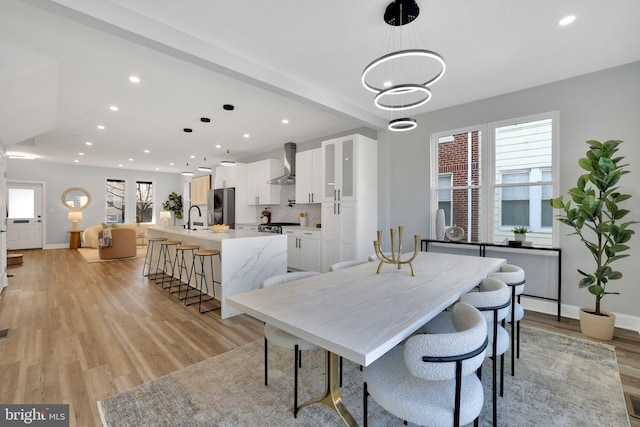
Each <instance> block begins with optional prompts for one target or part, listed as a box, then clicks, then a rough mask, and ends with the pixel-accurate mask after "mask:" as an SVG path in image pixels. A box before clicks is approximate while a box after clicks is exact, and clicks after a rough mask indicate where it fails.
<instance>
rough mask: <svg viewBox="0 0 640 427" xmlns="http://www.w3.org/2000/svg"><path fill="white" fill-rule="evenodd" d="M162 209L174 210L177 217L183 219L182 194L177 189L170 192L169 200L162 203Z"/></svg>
mask: <svg viewBox="0 0 640 427" xmlns="http://www.w3.org/2000/svg"><path fill="white" fill-rule="evenodd" d="M162 209H164V210H165V211H172V212H173V214H174V216H175V218H177V219H182V195H180V194H178V193H176V192H175V191H174V192H172V193H171V194H169V200H167V201H166V202H164V203H163V204H162Z"/></svg>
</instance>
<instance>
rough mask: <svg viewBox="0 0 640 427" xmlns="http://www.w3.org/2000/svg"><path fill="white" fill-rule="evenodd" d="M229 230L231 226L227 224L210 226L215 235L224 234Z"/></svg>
mask: <svg viewBox="0 0 640 427" xmlns="http://www.w3.org/2000/svg"><path fill="white" fill-rule="evenodd" d="M228 229H229V226H228V225H226V224H215V225H210V226H209V230H211V231H213V232H214V233H224V232H225V231H227V230H228Z"/></svg>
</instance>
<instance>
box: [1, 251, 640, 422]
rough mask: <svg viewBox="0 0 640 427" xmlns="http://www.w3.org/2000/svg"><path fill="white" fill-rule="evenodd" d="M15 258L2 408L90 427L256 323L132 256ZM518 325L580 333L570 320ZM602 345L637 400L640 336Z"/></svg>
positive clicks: (5, 299)
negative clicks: (150, 272) (64, 409)
mask: <svg viewBox="0 0 640 427" xmlns="http://www.w3.org/2000/svg"><path fill="white" fill-rule="evenodd" d="M21 253H23V254H24V264H22V265H19V266H10V267H9V273H10V274H15V277H11V278H10V279H9V283H10V286H9V287H8V288H6V289H5V290H4V291H3V293H2V299H0V330H1V329H9V333H8V336H7V337H6V338H1V339H0V402H2V403H69V404H70V412H71V423H70V425H71V426H100V425H101V424H100V418H99V415H98V411H97V406H96V402H97V401H98V400H101V399H104V398H106V397H109V396H111V395H113V394H116V393H118V392H121V391H124V390H127V389H129V388H131V387H134V386H136V385H138V384H142V383H144V382H147V381H150V380H152V379H154V378H158V377H160V376H162V375H165V374H167V373H169V372H173V371H175V370H178V369H181V368H184V367H186V366H189V365H192V364H194V363H196V362H199V361H201V360H204V359H206V358H209V357H212V356H215V355H217V354H220V353H223V352H225V351H227V350H229V349H232V348H234V347H238V346H241V345H244V344H246V343H249V342H252V341H255V340H257V339H261V338H262V323H261V322H258V321H256V320H255V319H252V318H250V317H248V316H245V315H242V316H237V317H233V318H231V319H225V320H222V319H220V316H219V314H218V312H216V311H214V312H210V313H206V314H199V313H198V311H197V308H196V307H195V306H191V307H185V306H184V305H183V304H181V303H179V302H178V301H177V299H176V296H175V295H170V294H169V293H168V292H167V291H166V290H162V289H161V288H160V286H159V285H155V284H153V282H152V281H150V280H148V279H146V278H143V277H142V265H143V259H141V258H138V259H132V260H126V261H111V262H99V263H93V264H88V263H86V262H85V261H84V259H83V258H82V256H81V255H80V254H79V253H78V252H77V251H75V250H70V249H56V250H46V251H43V250H28V251H21ZM525 319H526V321H525V323H526V324H529V325H532V326H536V327H540V328H543V329H547V330H553V331H556V332H560V333H563V334H568V335H575V336H581V335H580V334H579V332H578V331H579V326H578V323H577V321H574V320H570V319H563V320H562V321H561V322H556V321H555V317H553V316H547V315H541V314H535V313H529V312H528V313H527V315H526V317H525ZM611 344H613V345H615V346H616V352H617V356H618V363H619V366H620V374H621V378H622V382H623V386H624V388H625V391H630V392H632V393H633V394H636V395H640V337H639V336H638V334H637V333H635V332H630V331H622V330H618V331H616V336H615V338H614V340H613V341H612V342H611ZM257 363H260V361H258V362H257ZM604 398H606V397H604ZM631 425H632V427H640V420H632V424H631Z"/></svg>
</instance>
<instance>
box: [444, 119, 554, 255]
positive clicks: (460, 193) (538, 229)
mask: <svg viewBox="0 0 640 427" xmlns="http://www.w3.org/2000/svg"><path fill="white" fill-rule="evenodd" d="M557 120H558V113H557V112H551V113H545V114H541V115H537V116H530V117H525V118H519V119H512V120H508V121H504V122H500V123H489V124H486V125H481V126H475V127H473V128H465V129H460V130H456V131H449V132H442V133H438V134H434V135H432V139H431V140H432V142H431V152H432V157H431V158H432V159H434V160H435V159H437V162H438V163H437V165H433V166H432V182H433V183H434V184H435V185H434V184H432V188H433V189H434V190H435V191H433V192H432V194H433V196H432V197H433V200H432V206H434V205H435V206H438V208H439V209H445V218H446V212H447V209H448V210H449V212H450V221H449V218H447V225H458V226H460V227H462V228H463V229H464V230H465V239H466V240H467V241H482V242H490V243H503V242H504V241H505V240H507V239H510V238H511V239H512V238H513V233H512V232H511V228H513V227H514V226H527V227H529V228H531V230H532V232H531V233H529V234H527V240H530V241H532V242H533V243H534V244H535V245H539V246H552V244H553V233H554V227H553V225H554V224H553V223H554V221H553V210H552V208H551V206H550V205H549V200H550V199H551V198H552V197H553V194H554V188H557V171H555V170H554V168H553V158H554V156H556V155H557V154H556V153H557V150H558V148H557V144H556V143H555V138H556V135H557V133H558V131H557ZM483 135H487V138H486V141H483V138H482V137H483ZM445 177H450V178H449V179H448V180H447V179H446V178H445Z"/></svg>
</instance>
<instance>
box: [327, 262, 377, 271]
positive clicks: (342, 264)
mask: <svg viewBox="0 0 640 427" xmlns="http://www.w3.org/2000/svg"><path fill="white" fill-rule="evenodd" d="M368 262H369V261H362V260H349V261H340V262H336V263H334V264H331V266H330V267H329V271H337V270H342V269H343V268H349V267H353V266H356V265H360V264H367V263H368Z"/></svg>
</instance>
